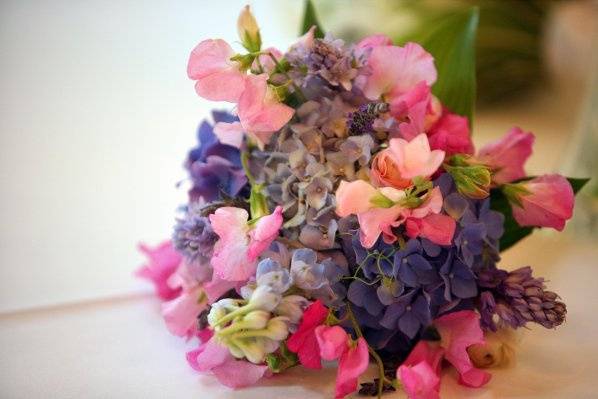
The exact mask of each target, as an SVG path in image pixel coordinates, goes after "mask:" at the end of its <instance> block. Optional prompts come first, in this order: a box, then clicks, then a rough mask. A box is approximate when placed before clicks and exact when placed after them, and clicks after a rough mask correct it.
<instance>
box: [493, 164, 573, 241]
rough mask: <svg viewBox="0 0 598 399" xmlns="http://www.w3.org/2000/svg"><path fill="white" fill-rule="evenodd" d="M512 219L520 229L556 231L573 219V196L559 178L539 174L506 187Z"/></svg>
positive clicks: (563, 180)
mask: <svg viewBox="0 0 598 399" xmlns="http://www.w3.org/2000/svg"><path fill="white" fill-rule="evenodd" d="M504 191H505V194H507V197H508V198H509V201H510V202H511V206H512V209H513V217H514V218H515V220H516V221H517V223H519V225H520V226H536V227H552V228H554V229H556V230H558V231H562V230H563V229H564V228H565V222H566V221H567V220H569V219H571V217H572V216H573V205H574V202H575V194H574V193H573V188H572V187H571V184H570V183H569V181H568V180H567V179H566V178H565V177H563V176H561V175H556V174H554V175H543V176H539V177H536V178H533V179H531V180H528V181H525V182H522V183H517V184H512V185H506V186H505V188H504Z"/></svg>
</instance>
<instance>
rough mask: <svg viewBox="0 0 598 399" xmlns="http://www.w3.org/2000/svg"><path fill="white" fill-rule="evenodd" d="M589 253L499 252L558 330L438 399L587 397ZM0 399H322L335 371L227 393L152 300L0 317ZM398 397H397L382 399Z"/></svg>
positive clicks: (592, 347) (595, 326)
mask: <svg viewBox="0 0 598 399" xmlns="http://www.w3.org/2000/svg"><path fill="white" fill-rule="evenodd" d="M597 259H598V248H597V247H596V245H592V244H591V243H589V242H586V243H583V242H579V240H572V239H568V238H567V237H566V236H558V235H552V234H550V235H545V234H539V235H536V236H534V237H531V238H530V239H528V240H526V241H524V242H523V243H522V244H521V245H520V246H518V247H516V248H514V249H513V250H511V251H509V252H507V253H506V254H505V256H504V258H503V265H512V266H513V267H516V266H521V265H526V264H532V265H534V266H535V269H536V270H537V271H538V273H539V274H542V275H544V276H546V277H548V278H549V279H550V280H551V282H550V283H549V284H550V287H551V288H552V289H554V290H555V291H557V292H558V293H559V294H561V296H562V297H563V298H564V300H565V302H566V303H567V305H568V317H567V318H568V320H567V323H566V324H565V325H563V326H561V327H559V328H558V329H557V330H554V331H548V330H545V329H543V328H537V327H534V328H533V329H532V330H531V331H526V332H525V333H524V338H523V341H522V344H521V348H520V350H519V352H518V362H517V364H516V366H515V367H513V368H511V369H506V370H493V374H494V377H493V379H492V380H491V382H490V383H489V384H488V386H487V387H486V388H484V389H477V390H476V389H466V388H462V387H460V386H458V385H457V384H456V382H455V378H454V376H452V375H450V372H449V375H444V376H443V381H442V397H443V398H484V399H485V398H513V399H514V398H521V399H523V398H530V399H531V398H555V399H556V398H576V399H585V398H588V399H589V398H596V397H597V394H596V376H598V372H597V367H598V341H597V339H598V313H597V310H598V290H597V289H596V276H597V274H598V264H597ZM0 343H1V344H0V359H1V360H0V362H1V363H0V397H2V398H5V399H13V398H23V399H30V398H48V399H50V398H233V397H234V398H255V399H261V398H265V397H269V398H280V397H284V398H286V399H294V398H297V399H303V398H329V397H332V392H333V389H334V382H333V381H334V373H335V371H334V369H333V368H326V369H324V370H322V371H320V372H313V371H308V370H302V369H300V368H296V369H294V370H291V371H290V372H288V373H286V374H285V375H279V376H276V377H274V378H271V379H267V380H264V381H263V382H262V383H260V384H259V385H258V386H255V387H251V388H246V389H243V390H238V391H232V390H230V389H228V388H225V387H222V386H220V385H219V384H218V382H217V381H216V380H215V379H213V378H212V377H209V376H200V375H198V374H196V373H195V372H194V371H193V370H192V369H191V368H190V367H189V366H188V365H187V363H186V361H185V351H186V350H188V349H189V348H191V347H193V346H195V343H186V342H184V340H181V339H179V338H177V337H174V336H171V335H169V333H168V332H167V330H166V328H165V327H164V325H163V321H162V319H161V317H160V313H159V302H158V301H157V300H156V299H155V298H153V297H151V296H143V295H142V296H131V297H123V298H119V299H112V300H104V301H95V302H89V303H81V304H75V305H67V306H58V307H54V308H48V309H41V310H33V311H25V312H16V313H12V314H5V315H2V316H0ZM386 397H388V398H402V397H404V396H403V394H402V393H396V394H392V395H387V396H386Z"/></svg>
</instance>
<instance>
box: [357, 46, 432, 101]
mask: <svg viewBox="0 0 598 399" xmlns="http://www.w3.org/2000/svg"><path fill="white" fill-rule="evenodd" d="M368 69H369V74H368V75H367V77H366V80H365V84H364V86H363V87H362V90H363V93H364V95H365V96H366V97H367V98H368V99H370V100H378V99H380V98H381V97H382V96H384V97H385V98H393V97H396V96H398V95H401V94H404V93H406V92H408V91H409V90H411V89H412V88H414V87H415V86H416V85H417V84H418V83H419V82H421V81H424V82H426V83H427V84H428V85H429V86H431V85H432V84H433V83H434V82H435V81H436V68H435V67H434V59H433V58H432V56H431V55H430V54H429V53H428V52H426V51H425V50H424V49H423V48H422V47H421V46H420V45H419V44H416V43H407V44H406V45H405V46H404V47H398V46H388V45H381V46H380V45H379V46H375V47H373V48H372V51H371V53H370V56H369V57H368Z"/></svg>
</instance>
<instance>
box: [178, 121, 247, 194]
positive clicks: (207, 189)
mask: <svg viewBox="0 0 598 399" xmlns="http://www.w3.org/2000/svg"><path fill="white" fill-rule="evenodd" d="M212 116H213V119H214V122H216V123H217V122H228V123H230V122H233V121H236V120H237V118H236V117H235V116H233V115H231V114H228V113H226V112H218V111H214V112H212ZM197 138H198V141H199V144H198V146H197V147H196V148H193V149H192V150H191V151H190V152H189V155H188V157H187V161H186V162H185V167H186V168H187V170H188V171H189V175H190V179H191V183H192V187H191V189H190V190H189V198H190V200H191V201H193V202H196V201H202V202H204V203H205V202H212V201H216V200H220V199H222V195H225V196H228V197H235V196H238V195H241V194H242V191H243V190H244V189H245V188H246V186H247V177H246V176H245V172H244V171H243V168H242V167H241V157H240V152H239V149H238V148H235V147H233V146H230V145H226V144H222V143H221V142H220V141H219V140H218V138H217V137H216V135H215V134H214V129H213V126H212V125H211V124H210V123H208V122H207V121H204V122H202V123H201V125H200V126H199V129H198V131H197Z"/></svg>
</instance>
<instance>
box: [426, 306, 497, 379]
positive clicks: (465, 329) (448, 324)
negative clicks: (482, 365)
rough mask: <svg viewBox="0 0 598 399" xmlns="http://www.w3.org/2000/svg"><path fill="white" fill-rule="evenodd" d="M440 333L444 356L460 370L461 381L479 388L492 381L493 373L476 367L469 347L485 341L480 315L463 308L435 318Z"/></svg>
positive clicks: (435, 324)
mask: <svg viewBox="0 0 598 399" xmlns="http://www.w3.org/2000/svg"><path fill="white" fill-rule="evenodd" d="M434 326H435V327H436V329H437V330H438V332H439V333H440V337H441V341H440V346H441V347H442V348H444V358H445V359H446V360H448V362H449V363H451V364H452V365H453V367H455V368H456V369H457V371H458V372H459V383H460V384H463V385H466V386H468V387H473V388H479V387H481V386H483V385H485V384H486V383H487V382H488V381H490V378H491V375H490V374H489V373H486V372H485V371H482V370H479V369H477V368H475V367H474V365H473V363H472V362H471V359H470V358H469V354H468V353H467V348H468V347H469V346H471V345H474V344H483V343H484V333H483V331H482V329H481V328H480V315H479V314H477V313H476V312H474V311H471V310H461V311H459V312H453V313H449V314H446V315H444V316H441V317H439V318H437V319H436V320H434Z"/></svg>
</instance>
